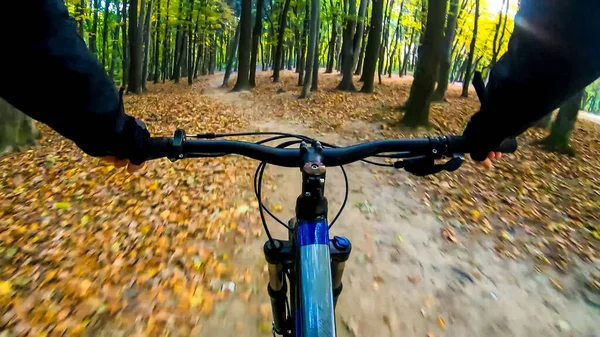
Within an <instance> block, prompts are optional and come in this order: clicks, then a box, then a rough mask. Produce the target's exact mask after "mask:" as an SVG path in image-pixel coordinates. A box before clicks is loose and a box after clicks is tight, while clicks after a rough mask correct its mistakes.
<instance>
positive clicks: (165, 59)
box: [162, 0, 171, 83]
mask: <svg viewBox="0 0 600 337" xmlns="http://www.w3.org/2000/svg"><path fill="white" fill-rule="evenodd" d="M170 6H171V0H167V9H166V11H167V14H166V18H165V33H164V37H163V39H164V40H163V59H162V81H163V83H165V80H166V79H167V74H168V73H169V72H168V69H167V68H168V67H167V65H168V64H169V48H170V46H169V41H170V40H171V31H170V30H169V7H170Z"/></svg>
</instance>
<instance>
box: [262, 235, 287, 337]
mask: <svg viewBox="0 0 600 337" xmlns="http://www.w3.org/2000/svg"><path fill="white" fill-rule="evenodd" d="M263 251H264V253H265V258H266V260H267V264H268V271H269V284H268V285H267V292H268V293H269V297H270V298H271V311H272V313H273V331H274V332H275V333H277V334H279V335H284V336H289V331H290V322H288V321H287V320H288V319H290V317H287V316H286V301H287V290H288V289H287V282H286V278H285V275H284V270H286V269H287V270H289V268H290V266H291V265H293V261H294V255H293V254H294V253H293V244H292V242H291V241H282V240H273V241H267V242H265V245H264V247H263Z"/></svg>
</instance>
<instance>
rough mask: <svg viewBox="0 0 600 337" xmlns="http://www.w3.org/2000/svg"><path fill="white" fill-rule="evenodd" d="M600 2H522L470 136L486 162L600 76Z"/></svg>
mask: <svg viewBox="0 0 600 337" xmlns="http://www.w3.org/2000/svg"><path fill="white" fill-rule="evenodd" d="M599 37H600V1H597V0H577V1H565V0H522V2H521V9H520V10H519V13H518V14H517V16H516V18H515V29H514V33H513V35H512V37H511V39H510V41H509V45H508V51H507V52H506V54H505V55H503V56H502V58H501V59H500V60H499V62H498V64H496V66H495V67H494V68H493V69H492V72H491V73H490V78H489V82H488V84H487V87H486V91H485V94H484V99H483V101H482V102H481V103H482V105H481V109H480V111H479V112H477V113H476V114H475V115H473V117H472V118H471V121H470V122H469V125H468V126H467V129H466V130H465V135H466V136H467V137H469V138H471V142H472V144H473V146H474V147H475V148H476V149H477V151H475V152H474V153H473V154H472V157H473V158H474V159H476V160H482V159H484V158H485V156H486V155H487V153H488V152H489V151H491V150H492V149H494V148H495V147H496V146H498V144H500V142H501V141H502V140H503V139H505V138H507V137H511V136H517V135H519V134H521V133H522V132H524V131H525V130H526V129H527V128H529V127H530V126H531V125H532V124H533V123H535V122H536V121H537V120H539V119H540V118H541V117H543V116H545V115H546V114H548V113H550V112H551V111H553V110H554V109H556V108H558V107H559V105H560V104H561V103H562V102H564V101H565V100H567V99H568V98H569V97H570V96H572V95H574V94H575V93H576V92H578V91H580V90H582V89H584V88H585V87H586V86H587V85H588V84H590V83H591V82H593V81H594V80H595V79H597V78H598V77H600V41H599Z"/></svg>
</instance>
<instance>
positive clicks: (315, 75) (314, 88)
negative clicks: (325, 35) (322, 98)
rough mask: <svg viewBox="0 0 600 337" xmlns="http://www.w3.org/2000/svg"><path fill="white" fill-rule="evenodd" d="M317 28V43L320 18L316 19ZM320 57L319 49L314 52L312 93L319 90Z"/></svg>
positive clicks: (319, 32)
mask: <svg viewBox="0 0 600 337" xmlns="http://www.w3.org/2000/svg"><path fill="white" fill-rule="evenodd" d="M317 21H318V23H317V27H319V28H318V29H317V41H320V35H321V19H320V17H319V18H317ZM320 55H321V52H320V50H319V49H317V50H315V60H314V62H315V63H314V66H313V68H312V72H313V75H312V82H311V84H310V91H311V92H314V91H317V89H318V88H319V66H320V65H321V63H320V62H319V56H320Z"/></svg>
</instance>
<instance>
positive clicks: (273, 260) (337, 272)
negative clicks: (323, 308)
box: [264, 236, 352, 336]
mask: <svg viewBox="0 0 600 337" xmlns="http://www.w3.org/2000/svg"><path fill="white" fill-rule="evenodd" d="M329 250H330V256H331V283H332V287H333V289H332V290H333V304H334V308H335V306H336V305H337V300H338V298H339V296H340V294H341V293H342V289H343V283H342V275H343V274H344V269H345V266H346V261H347V260H348V258H349V257H350V252H351V250H352V244H351V243H350V240H348V239H347V238H345V237H341V236H334V237H333V239H332V240H330V242H329ZM264 253H265V258H266V260H267V263H268V271H269V284H268V285H267V291H268V293H269V297H270V298H271V310H272V313H273V332H274V334H275V333H276V334H279V335H284V336H288V335H289V333H290V331H291V330H292V329H291V328H292V326H293V324H292V323H294V322H288V321H286V300H287V290H288V288H287V283H286V278H285V275H284V270H291V269H292V267H293V265H294V263H295V262H296V258H295V255H294V252H293V243H292V242H291V241H283V240H273V242H271V241H267V242H265V245H264ZM308 267H310V266H308ZM293 280H294V279H293V278H292V281H291V282H293ZM296 286H298V285H296ZM292 289H293V288H292ZM290 296H294V294H290ZM291 310H295V308H291ZM288 318H289V319H290V320H291V319H292V317H288Z"/></svg>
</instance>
